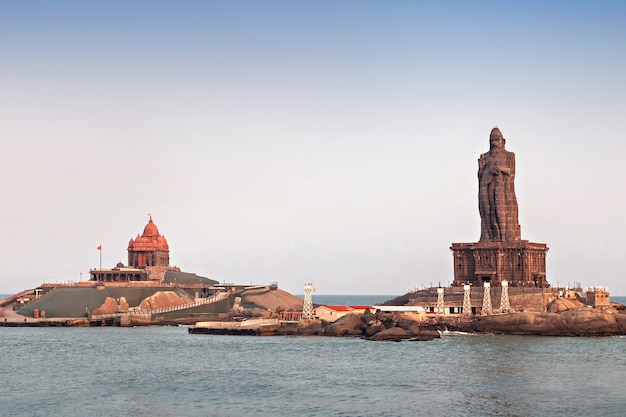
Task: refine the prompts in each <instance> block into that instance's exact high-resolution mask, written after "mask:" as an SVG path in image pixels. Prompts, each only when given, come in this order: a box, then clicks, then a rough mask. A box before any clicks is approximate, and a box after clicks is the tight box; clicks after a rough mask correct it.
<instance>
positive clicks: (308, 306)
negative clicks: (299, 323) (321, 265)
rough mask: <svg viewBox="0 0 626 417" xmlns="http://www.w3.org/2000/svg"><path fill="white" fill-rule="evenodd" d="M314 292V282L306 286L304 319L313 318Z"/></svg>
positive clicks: (303, 307) (303, 308) (303, 309)
mask: <svg viewBox="0 0 626 417" xmlns="http://www.w3.org/2000/svg"><path fill="white" fill-rule="evenodd" d="M313 291H315V289H314V288H313V283H312V282H307V283H305V284H304V305H303V306H302V318H303V319H312V318H313V297H312V296H311V294H312V293H313Z"/></svg>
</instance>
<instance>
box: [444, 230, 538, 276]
mask: <svg viewBox="0 0 626 417" xmlns="http://www.w3.org/2000/svg"><path fill="white" fill-rule="evenodd" d="M450 250H451V251H452V254H453V257H454V281H453V283H452V286H454V287H460V286H463V285H465V284H471V285H475V286H481V287H482V286H483V284H484V283H485V282H489V283H491V285H492V286H493V285H496V286H499V285H500V284H501V282H502V281H508V283H509V286H511V287H537V288H548V287H550V285H549V284H548V282H547V280H546V253H547V252H548V246H547V245H546V244H545V243H533V242H529V241H527V240H518V241H513V242H477V243H453V244H452V246H451V247H450Z"/></svg>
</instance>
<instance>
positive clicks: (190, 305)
mask: <svg viewBox="0 0 626 417" xmlns="http://www.w3.org/2000/svg"><path fill="white" fill-rule="evenodd" d="M228 294H229V293H228V292H224V293H218V294H216V295H215V296H213V297H210V298H200V299H197V300H196V301H194V302H193V303H186V304H178V305H175V306H170V307H162V308H156V309H154V310H147V309H144V310H128V311H121V312H119V313H109V314H93V315H92V316H91V319H92V320H106V319H112V318H116V317H122V316H128V315H137V316H139V315H152V314H162V313H170V312H172V311H180V310H186V309H189V308H194V307H200V306H202V305H205V304H211V303H215V302H217V301H221V300H223V299H225V298H226V297H228Z"/></svg>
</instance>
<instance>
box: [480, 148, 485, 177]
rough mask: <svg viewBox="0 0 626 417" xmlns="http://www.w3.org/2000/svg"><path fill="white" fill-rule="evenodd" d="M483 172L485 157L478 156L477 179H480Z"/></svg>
mask: <svg viewBox="0 0 626 417" xmlns="http://www.w3.org/2000/svg"><path fill="white" fill-rule="evenodd" d="M484 171H485V155H484V154H483V155H480V158H478V179H480V178H482V176H483V172H484Z"/></svg>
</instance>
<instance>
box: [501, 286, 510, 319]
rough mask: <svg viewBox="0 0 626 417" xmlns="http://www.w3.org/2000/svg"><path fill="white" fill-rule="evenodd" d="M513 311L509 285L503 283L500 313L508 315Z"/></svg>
mask: <svg viewBox="0 0 626 417" xmlns="http://www.w3.org/2000/svg"><path fill="white" fill-rule="evenodd" d="M510 309H511V304H510V303H509V283H508V282H507V281H502V297H500V311H502V312H503V313H508V312H509V310H510Z"/></svg>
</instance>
